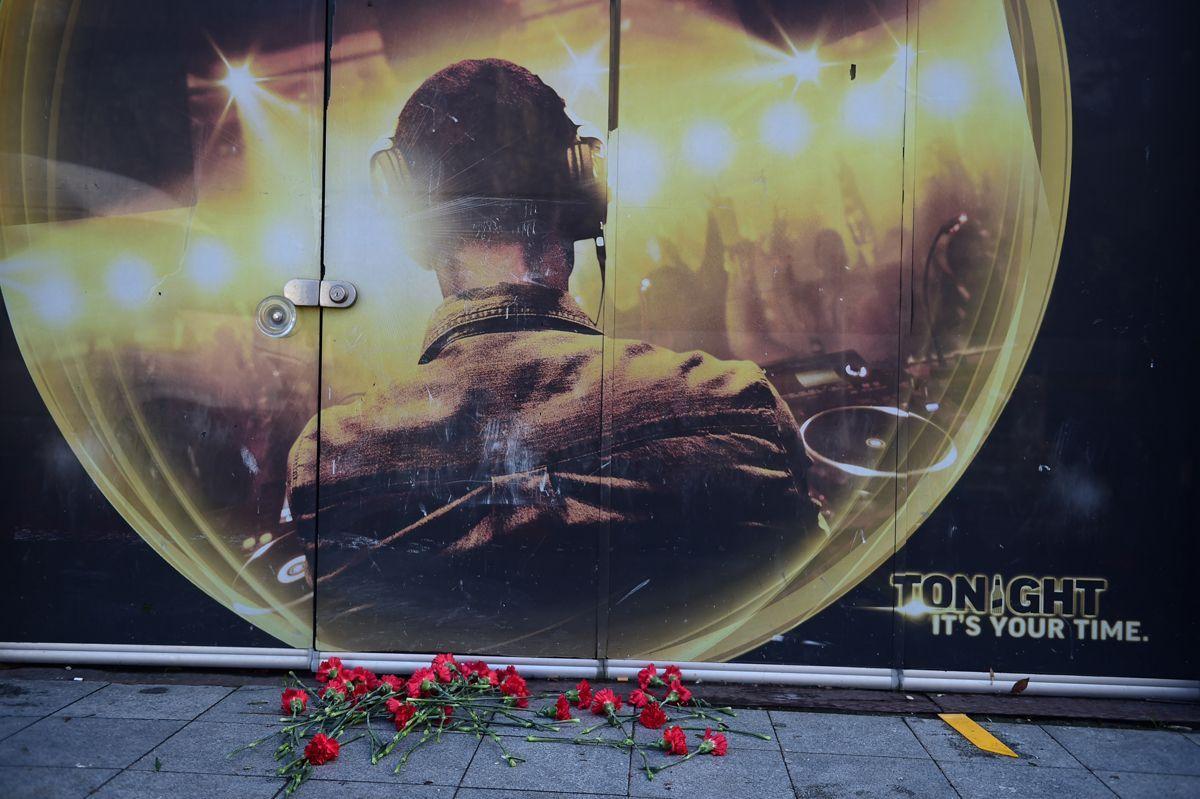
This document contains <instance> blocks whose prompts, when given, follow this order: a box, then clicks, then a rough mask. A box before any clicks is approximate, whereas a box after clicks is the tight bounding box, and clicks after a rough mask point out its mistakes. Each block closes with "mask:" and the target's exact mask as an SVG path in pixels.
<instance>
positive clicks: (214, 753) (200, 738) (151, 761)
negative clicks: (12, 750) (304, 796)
mask: <svg viewBox="0 0 1200 799" xmlns="http://www.w3.org/2000/svg"><path fill="white" fill-rule="evenodd" d="M81 721H86V719H81ZM142 723H150V722H142ZM160 723H161V722H160ZM277 729H278V726H277V725H275V724H259V725H257V726H255V725H250V724H237V723H233V722H206V721H193V722H191V723H190V724H188V725H187V726H186V727H184V728H183V729H182V730H180V731H179V732H178V733H177V734H176V735H174V736H172V737H171V738H169V739H167V740H166V741H165V742H163V743H162V744H160V745H159V746H157V747H154V749H153V750H143V751H148V752H149V753H148V754H146V755H145V757H142V758H141V759H140V760H138V761H137V762H136V763H134V764H133V765H132V766H130V768H131V769H133V770H135V771H157V770H161V771H187V772H195V773H197V774H234V775H256V776H274V775H275V771H276V769H278V768H279V766H280V763H277V762H276V761H275V759H274V754H275V748H276V747H277V746H278V745H279V743H280V740H279V739H271V740H269V741H264V742H263V743H261V744H259V745H258V746H255V747H254V748H252V749H247V750H243V751H240V752H237V754H231V753H233V752H234V750H236V749H238V747H241V746H245V745H247V744H249V743H251V742H252V741H254V740H256V739H258V738H260V737H262V736H264V735H267V734H268V733H271V732H274V731H275V730H277ZM2 745H3V744H0V746H2ZM155 763H157V764H158V768H157V769H156V768H155Z"/></svg>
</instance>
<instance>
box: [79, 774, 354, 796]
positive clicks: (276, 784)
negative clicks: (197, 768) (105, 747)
mask: <svg viewBox="0 0 1200 799" xmlns="http://www.w3.org/2000/svg"><path fill="white" fill-rule="evenodd" d="M282 787H283V780H282V779H281V778H278V777H238V776H233V775H229V774H179V773H175V772H169V771H163V772H154V771H123V772H121V773H120V774H118V775H117V776H116V777H114V778H113V779H112V780H111V781H110V782H108V783H106V784H105V785H104V787H103V788H101V789H100V790H99V791H97V792H96V793H95V794H93V797H94V799H215V798H216V797H230V799H235V798H236V799H271V797H273V796H275V794H277V793H279V790H280V789H281V788H282ZM307 794H308V792H307V791H304V792H303V793H301V794H299V796H306V795H307ZM343 799H345V797H344V796H343Z"/></svg>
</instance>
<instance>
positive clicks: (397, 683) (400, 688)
mask: <svg viewBox="0 0 1200 799" xmlns="http://www.w3.org/2000/svg"><path fill="white" fill-rule="evenodd" d="M379 684H380V685H386V686H387V687H388V690H389V691H391V692H392V693H394V694H402V693H404V692H405V689H404V680H402V679H400V678H399V677H397V676H396V675H395V674H385V675H383V676H382V677H380V678H379Z"/></svg>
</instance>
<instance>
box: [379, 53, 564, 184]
mask: <svg viewBox="0 0 1200 799" xmlns="http://www.w3.org/2000/svg"><path fill="white" fill-rule="evenodd" d="M576 130H577V127H576V125H575V123H574V122H572V121H571V119H570V117H568V116H567V113H566V104H565V103H564V102H563V99H562V98H561V97H560V96H559V95H558V93H557V92H555V91H554V89H552V88H550V87H549V86H547V85H546V84H545V83H544V82H543V81H542V79H541V78H539V77H538V76H537V75H535V74H533V73H532V72H530V71H529V70H527V69H525V68H524V67H522V66H519V65H517V64H514V63H512V62H510V61H504V60H501V59H498V58H487V59H481V60H469V61H459V62H458V63H456V64H451V65H450V66H448V67H446V68H445V69H443V70H441V71H439V72H437V73H435V74H434V75H431V76H430V77H429V78H428V79H426V81H425V82H424V83H422V84H421V86H420V87H419V88H418V89H417V90H416V91H415V92H413V95H412V97H410V98H409V99H408V102H407V103H405V105H404V109H403V110H402V111H401V112H400V117H399V119H398V120H397V122H396V132H395V136H394V137H393V141H394V142H395V144H396V145H397V146H398V147H399V148H400V149H401V151H402V152H403V153H404V156H405V159H406V161H407V162H408V168H409V173H410V175H411V177H412V180H413V181H414V182H415V184H416V187H417V188H418V190H419V191H421V192H422V193H423V194H424V195H425V196H427V197H429V198H430V199H431V200H432V201H433V202H440V203H452V202H454V201H456V200H458V199H460V198H464V197H480V198H502V199H521V200H534V201H538V200H552V199H553V198H554V197H556V196H558V195H559V194H560V193H561V192H563V191H565V190H566V188H567V185H568V170H567V161H566V150H567V148H568V147H569V146H570V144H571V143H572V142H573V141H575V138H576V135H577V134H576ZM459 205H463V204H462V203H460V204H459Z"/></svg>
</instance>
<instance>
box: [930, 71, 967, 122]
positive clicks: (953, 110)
mask: <svg viewBox="0 0 1200 799" xmlns="http://www.w3.org/2000/svg"><path fill="white" fill-rule="evenodd" d="M965 71H966V70H965V67H964V65H963V64H961V63H959V62H954V61H940V62H938V63H935V64H930V65H929V66H927V67H925V68H923V69H921V70H920V78H919V82H918V84H917V87H918V91H919V92H920V95H921V99H922V101H923V102H924V105H925V107H927V108H928V109H929V110H930V111H931V112H933V113H934V114H936V115H937V116H940V117H955V116H958V115H959V114H961V113H963V112H964V111H966V109H967V106H968V105H969V104H970V100H971V88H970V86H969V85H968V83H967V79H966V77H965Z"/></svg>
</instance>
